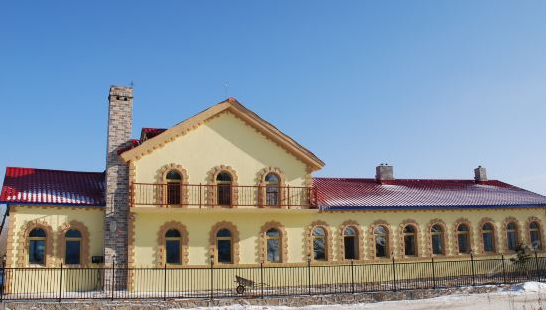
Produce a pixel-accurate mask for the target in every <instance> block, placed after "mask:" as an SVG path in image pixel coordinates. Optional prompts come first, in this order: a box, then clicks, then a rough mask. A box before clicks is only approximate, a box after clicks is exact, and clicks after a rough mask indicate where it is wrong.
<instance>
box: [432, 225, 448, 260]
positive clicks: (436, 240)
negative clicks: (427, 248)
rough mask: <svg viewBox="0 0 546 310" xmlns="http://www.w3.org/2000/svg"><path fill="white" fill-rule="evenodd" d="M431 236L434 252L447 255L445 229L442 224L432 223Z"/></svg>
mask: <svg viewBox="0 0 546 310" xmlns="http://www.w3.org/2000/svg"><path fill="white" fill-rule="evenodd" d="M430 238H431V240H430V241H431V243H432V254H434V255H445V248H444V244H445V243H444V229H443V227H442V225H439V224H435V225H432V227H431V228H430Z"/></svg>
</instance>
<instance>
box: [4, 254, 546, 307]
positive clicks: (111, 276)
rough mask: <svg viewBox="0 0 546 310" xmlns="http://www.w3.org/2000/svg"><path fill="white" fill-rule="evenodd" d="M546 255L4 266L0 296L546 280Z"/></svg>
mask: <svg viewBox="0 0 546 310" xmlns="http://www.w3.org/2000/svg"><path fill="white" fill-rule="evenodd" d="M545 269H546V257H539V256H538V255H536V253H535V255H534V256H533V257H530V258H528V259H526V260H524V261H519V262H518V261H513V260H511V259H506V258H505V257H504V256H503V257H501V258H495V259H474V257H473V256H470V257H469V259H465V260H438V259H437V260H435V259H430V260H428V261H414V262H407V261H401V262H397V261H395V260H394V259H392V260H390V261H386V262H382V263H362V262H349V263H346V264H338V265H314V264H311V263H310V262H308V263H307V264H306V265H301V266H280V267H276V266H270V265H267V266H264V265H259V266H256V267H226V266H215V265H212V264H211V265H210V267H208V268H202V267H201V268H192V267H184V268H170V267H168V266H164V267H163V268H118V267H116V266H115V265H112V266H111V267H102V268H75V267H68V268H67V267H63V266H61V267H58V268H2V276H1V278H0V279H1V280H2V283H1V287H0V301H6V300H58V301H61V300H65V299H112V300H113V299H164V300H166V299H172V298H201V299H215V298H224V297H236V296H239V297H241V296H243V297H254V298H264V297H273V296H291V295H315V294H320V295H322V294H337V293H361V292H380V291H397V290H413V289H438V288H449V287H461V286H473V285H486V284H511V283H519V282H524V281H529V280H533V281H546V270H545Z"/></svg>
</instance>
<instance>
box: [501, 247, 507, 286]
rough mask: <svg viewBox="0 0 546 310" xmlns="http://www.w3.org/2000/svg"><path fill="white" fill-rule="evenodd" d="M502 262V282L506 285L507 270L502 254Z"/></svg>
mask: <svg viewBox="0 0 546 310" xmlns="http://www.w3.org/2000/svg"><path fill="white" fill-rule="evenodd" d="M501 260H502V281H503V283H504V284H506V283H507V282H506V268H505V267H504V254H501Z"/></svg>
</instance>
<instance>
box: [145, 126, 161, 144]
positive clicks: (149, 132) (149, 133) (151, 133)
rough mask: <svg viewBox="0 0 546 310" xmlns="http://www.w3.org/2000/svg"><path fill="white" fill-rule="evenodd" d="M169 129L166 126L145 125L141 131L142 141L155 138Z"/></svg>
mask: <svg viewBox="0 0 546 310" xmlns="http://www.w3.org/2000/svg"><path fill="white" fill-rule="evenodd" d="M165 131H167V129H165V128H148V127H144V128H142V130H141V132H140V141H142V142H144V141H146V140H147V139H150V138H153V137H155V136H157V135H159V134H161V133H163V132H165Z"/></svg>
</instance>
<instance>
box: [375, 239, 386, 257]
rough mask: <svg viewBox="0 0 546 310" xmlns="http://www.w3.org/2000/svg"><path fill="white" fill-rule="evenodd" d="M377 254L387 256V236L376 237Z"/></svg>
mask: <svg viewBox="0 0 546 310" xmlns="http://www.w3.org/2000/svg"><path fill="white" fill-rule="evenodd" d="M375 256H376V257H387V240H386V239H385V237H380V236H376V237H375Z"/></svg>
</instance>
